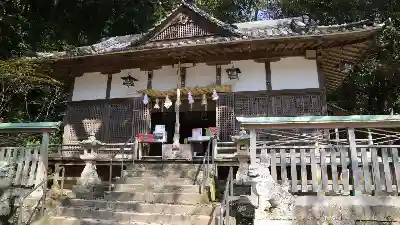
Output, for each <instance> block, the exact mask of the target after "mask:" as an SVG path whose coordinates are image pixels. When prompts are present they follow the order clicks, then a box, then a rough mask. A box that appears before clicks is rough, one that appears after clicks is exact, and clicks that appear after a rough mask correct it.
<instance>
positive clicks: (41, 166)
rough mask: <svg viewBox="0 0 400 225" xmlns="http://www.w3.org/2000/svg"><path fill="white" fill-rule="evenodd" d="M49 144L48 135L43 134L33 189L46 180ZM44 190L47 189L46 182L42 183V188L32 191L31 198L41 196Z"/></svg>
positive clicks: (46, 133)
mask: <svg viewBox="0 0 400 225" xmlns="http://www.w3.org/2000/svg"><path fill="white" fill-rule="evenodd" d="M49 142H50V139H49V133H48V132H43V134H42V144H41V146H40V153H39V160H38V167H37V172H36V176H35V187H36V186H37V185H39V184H40V183H41V182H43V181H44V180H46V179H47V167H48V165H49V163H48V154H49V152H48V148H49ZM46 188H47V182H44V184H43V185H42V187H40V188H38V189H36V191H34V192H33V193H32V196H41V195H42V194H43V193H44V191H46Z"/></svg>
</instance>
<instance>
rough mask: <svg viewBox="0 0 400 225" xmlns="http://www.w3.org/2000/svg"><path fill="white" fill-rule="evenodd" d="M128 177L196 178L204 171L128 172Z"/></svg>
mask: <svg viewBox="0 0 400 225" xmlns="http://www.w3.org/2000/svg"><path fill="white" fill-rule="evenodd" d="M125 172H126V174H127V176H128V177H177V178H179V177H182V178H192V179H193V178H195V177H196V176H198V175H199V174H201V173H202V171H200V172H198V171H197V169H196V170H179V171H175V170H126V171H125Z"/></svg>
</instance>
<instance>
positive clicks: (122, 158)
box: [110, 135, 135, 178]
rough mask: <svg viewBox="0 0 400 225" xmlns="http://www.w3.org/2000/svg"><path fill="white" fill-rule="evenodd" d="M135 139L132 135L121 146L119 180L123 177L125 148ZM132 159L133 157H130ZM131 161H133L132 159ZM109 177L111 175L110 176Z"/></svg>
mask: <svg viewBox="0 0 400 225" xmlns="http://www.w3.org/2000/svg"><path fill="white" fill-rule="evenodd" d="M134 138H135V135H132V136H131V137H130V138H129V139H128V140H127V141H126V142H125V143H124V145H122V146H121V148H120V150H121V175H120V176H121V178H122V177H123V175H124V157H125V147H126V146H127V145H128V143H130V142H131V141H132V140H133V139H134ZM132 158H133V157H132ZM132 160H133V159H132ZM110 177H111V174H110Z"/></svg>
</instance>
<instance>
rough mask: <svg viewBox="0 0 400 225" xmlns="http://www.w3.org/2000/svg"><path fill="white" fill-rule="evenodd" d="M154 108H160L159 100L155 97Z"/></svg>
mask: <svg viewBox="0 0 400 225" xmlns="http://www.w3.org/2000/svg"><path fill="white" fill-rule="evenodd" d="M154 108H155V109H160V100H159V99H158V98H156V104H154Z"/></svg>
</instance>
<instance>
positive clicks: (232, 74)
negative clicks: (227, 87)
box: [225, 66, 242, 80]
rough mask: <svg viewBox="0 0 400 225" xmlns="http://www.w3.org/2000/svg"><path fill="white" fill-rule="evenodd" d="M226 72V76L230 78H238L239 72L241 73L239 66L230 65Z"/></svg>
mask: <svg viewBox="0 0 400 225" xmlns="http://www.w3.org/2000/svg"><path fill="white" fill-rule="evenodd" d="M225 71H226V73H227V74H228V78H229V79H230V80H239V73H242V71H240V69H239V68H236V67H234V66H232V68H228V69H226V70H225Z"/></svg>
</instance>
